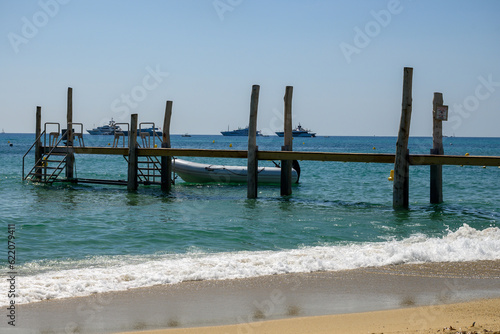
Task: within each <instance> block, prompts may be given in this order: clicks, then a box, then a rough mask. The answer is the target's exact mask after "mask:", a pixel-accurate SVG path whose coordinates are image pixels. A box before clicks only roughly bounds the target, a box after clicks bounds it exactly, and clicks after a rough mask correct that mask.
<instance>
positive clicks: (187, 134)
mask: <svg viewBox="0 0 500 334" xmlns="http://www.w3.org/2000/svg"><path fill="white" fill-rule="evenodd" d="M181 137H191V135H190V134H189V133H185V134H183V135H181Z"/></svg>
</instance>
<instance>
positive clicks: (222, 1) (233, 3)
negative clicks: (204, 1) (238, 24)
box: [212, 0, 243, 21]
mask: <svg viewBox="0 0 500 334" xmlns="http://www.w3.org/2000/svg"><path fill="white" fill-rule="evenodd" d="M242 3H243V0H214V1H213V2H212V5H213V6H214V9H215V12H216V13H217V15H218V16H219V19H220V20H221V21H224V15H225V14H226V12H232V11H233V10H234V9H235V8H236V7H238V6H239V5H241V4H242Z"/></svg>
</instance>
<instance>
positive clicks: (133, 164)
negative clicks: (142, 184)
mask: <svg viewBox="0 0 500 334" xmlns="http://www.w3.org/2000/svg"><path fill="white" fill-rule="evenodd" d="M137 185H138V183H137V114H132V115H131V118H130V131H129V138H128V182H127V190H128V191H136V190H137Z"/></svg>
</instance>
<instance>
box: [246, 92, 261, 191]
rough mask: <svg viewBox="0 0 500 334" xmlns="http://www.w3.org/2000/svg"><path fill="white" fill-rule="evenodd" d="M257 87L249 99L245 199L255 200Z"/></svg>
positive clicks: (257, 164)
mask: <svg viewBox="0 0 500 334" xmlns="http://www.w3.org/2000/svg"><path fill="white" fill-rule="evenodd" d="M259 91H260V86H259V85H253V86H252V96H251V98H250V121H249V124H248V162H247V187H248V188H247V198H257V182H258V181H257V169H258V167H259V162H258V160H257V149H258V147H257V110H258V106H259Z"/></svg>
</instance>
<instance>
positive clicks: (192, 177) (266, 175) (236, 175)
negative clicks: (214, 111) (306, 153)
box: [172, 158, 300, 183]
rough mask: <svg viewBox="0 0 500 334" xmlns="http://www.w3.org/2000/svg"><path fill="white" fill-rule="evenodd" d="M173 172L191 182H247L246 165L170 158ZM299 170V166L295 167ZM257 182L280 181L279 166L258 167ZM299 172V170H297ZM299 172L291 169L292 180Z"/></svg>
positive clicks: (297, 177) (295, 178)
mask: <svg viewBox="0 0 500 334" xmlns="http://www.w3.org/2000/svg"><path fill="white" fill-rule="evenodd" d="M172 167H173V170H174V172H175V173H176V174H177V175H179V176H180V177H181V178H182V179H183V180H184V181H186V182H192V183H208V182H219V183H246V182H247V167H246V166H224V165H209V164H200V163H197V162H191V161H186V160H181V159H177V158H174V159H173V160H172ZM296 168H297V169H299V171H300V167H298V166H297V167H296ZM257 172H258V177H257V179H258V182H259V183H280V182H281V168H279V167H259V168H258V169H257ZM299 173H300V172H299ZM298 179H299V174H298V173H297V170H296V169H292V182H297V181H298Z"/></svg>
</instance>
